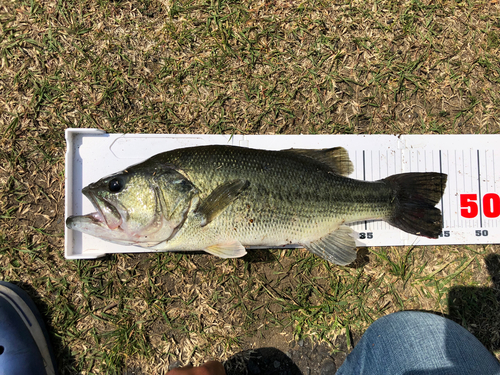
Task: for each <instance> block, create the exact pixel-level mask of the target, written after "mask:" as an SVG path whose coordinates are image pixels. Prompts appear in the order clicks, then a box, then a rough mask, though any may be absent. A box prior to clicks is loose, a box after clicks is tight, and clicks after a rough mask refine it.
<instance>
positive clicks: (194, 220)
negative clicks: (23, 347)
mask: <svg viewBox="0 0 500 375" xmlns="http://www.w3.org/2000/svg"><path fill="white" fill-rule="evenodd" d="M352 171H353V166H352V163H351V161H350V160H349V156H348V154H347V151H346V150H345V149H344V148H342V147H336V148H331V149H321V150H306V149H289V150H282V151H265V150H257V149H250V148H242V147H234V146H201V147H191V148H183V149H177V150H173V151H168V152H165V153H161V154H158V155H155V156H153V157H151V158H150V159H148V160H146V161H144V162H142V163H140V164H137V165H134V166H131V167H129V168H127V169H126V170H124V171H121V172H119V173H116V174H113V175H111V176H107V177H104V178H102V179H100V180H99V181H97V182H95V183H92V184H90V185H89V186H87V187H85V188H83V190H82V192H83V194H84V195H85V196H86V197H87V198H88V199H90V201H91V202H92V203H93V205H94V206H95V208H96V210H97V212H94V213H91V214H88V215H85V216H71V217H69V218H68V219H67V221H66V225H67V226H68V228H70V229H75V230H79V231H81V232H84V233H87V234H90V235H93V236H96V237H99V238H102V239H104V240H107V241H111V242H115V243H119V244H124V245H135V246H141V247H147V248H151V249H153V250H159V251H190V250H191V251H193V250H204V251H206V252H208V253H210V254H213V255H217V256H219V257H222V258H236V257H241V256H243V255H245V254H246V250H245V248H246V247H252V246H254V247H257V246H259V247H262V246H265V247H280V246H284V245H300V246H303V247H305V248H306V249H308V250H309V251H311V252H312V253H314V254H316V255H319V256H320V257H322V258H324V259H326V260H328V261H330V262H333V263H336V264H339V265H346V264H349V263H351V262H352V261H354V260H355V259H356V244H355V240H354V237H353V231H352V230H351V229H350V228H349V227H348V226H346V225H345V224H347V223H351V222H356V221H361V220H373V219H381V220H385V221H386V222H388V223H389V224H391V225H393V226H395V227H397V228H400V229H402V230H403V231H406V232H408V233H411V234H416V235H419V236H426V237H431V238H437V237H438V235H439V234H440V233H441V229H442V216H441V211H440V210H439V209H438V208H436V207H434V206H435V205H436V204H437V203H438V202H439V200H440V199H441V197H442V195H443V192H444V188H445V185H446V178H447V176H446V175H445V174H441V173H435V172H424V173H403V174H396V175H392V176H389V177H387V178H384V179H382V180H379V181H374V182H367V181H360V180H354V179H351V178H348V177H347V175H349V174H350V173H351V172H352Z"/></svg>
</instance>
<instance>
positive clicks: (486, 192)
mask: <svg viewBox="0 0 500 375" xmlns="http://www.w3.org/2000/svg"><path fill="white" fill-rule="evenodd" d="M66 142H67V151H66V211H65V214H66V217H68V216H71V215H83V214H87V213H90V212H93V211H95V209H94V208H93V206H92V204H91V203H90V201H89V200H88V199H87V198H85V197H84V196H83V195H82V193H81V190H82V188H83V187H85V186H87V185H88V184H89V183H91V182H95V181H97V180H99V179H100V178H102V177H104V176H107V175H109V174H112V173H115V172H118V171H120V170H123V169H125V168H127V167H129V166H130V165H133V164H137V163H139V162H141V161H143V160H145V159H147V158H149V157H150V156H153V155H155V154H157V153H160V152H164V151H169V150H173V149H176V148H181V147H191V146H201V145H211V144H219V145H233V146H243V147H252V148H262V149H267V150H281V149H288V148H330V147H337V146H342V147H344V148H345V149H346V150H347V151H348V152H349V156H350V158H351V160H352V162H353V164H354V172H353V173H352V174H351V175H350V176H349V177H351V178H355V179H360V180H367V181H375V180H378V179H382V178H385V177H387V176H390V175H393V174H396V173H404V172H430V171H434V172H442V173H446V174H447V175H448V182H447V186H446V190H445V193H444V196H443V199H442V200H441V201H440V202H439V203H438V205H437V207H438V208H440V209H441V211H442V213H443V222H444V226H443V231H442V234H441V236H440V237H439V238H437V239H429V238H424V237H418V236H414V235H411V234H408V233H406V232H403V231H401V230H399V229H397V228H394V227H392V226H390V225H389V224H387V223H385V222H383V221H363V222H357V223H352V224H350V226H351V227H352V228H353V229H354V231H355V232H356V233H357V237H358V238H357V240H356V242H357V245H358V246H398V245H446V244H448V245H450V244H489V243H500V231H499V230H498V226H499V221H500V163H496V164H495V156H497V157H498V156H500V135H400V136H395V135H234V136H229V135H157V134H140V135H139V134H128V135H123V134H107V133H105V132H103V131H100V130H97V129H67V130H66ZM495 153H496V154H495ZM151 251H152V250H150V249H145V248H140V247H136V246H123V245H117V244H113V243H110V242H107V241H103V240H100V239H98V238H95V237H92V236H89V235H85V234H82V233H81V232H78V231H74V230H69V229H68V228H66V229H65V256H66V258H68V259H84V258H98V257H100V256H103V255H105V254H109V253H131V252H151ZM153 251H154V250H153Z"/></svg>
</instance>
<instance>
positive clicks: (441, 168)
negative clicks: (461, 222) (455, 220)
mask: <svg viewBox="0 0 500 375" xmlns="http://www.w3.org/2000/svg"><path fill="white" fill-rule="evenodd" d="M439 173H443V163H442V160H441V150H439ZM441 217H442V218H443V228H444V227H445V225H444V203H443V197H441Z"/></svg>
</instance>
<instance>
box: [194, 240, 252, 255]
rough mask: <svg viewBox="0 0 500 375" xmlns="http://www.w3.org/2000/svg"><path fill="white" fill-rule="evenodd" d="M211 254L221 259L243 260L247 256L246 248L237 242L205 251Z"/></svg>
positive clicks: (221, 244)
mask: <svg viewBox="0 0 500 375" xmlns="http://www.w3.org/2000/svg"><path fill="white" fill-rule="evenodd" d="M203 250H204V251H206V252H207V253H209V254H212V255H216V256H218V257H219V258H224V259H227V258H241V257H242V256H244V255H246V253H247V251H246V250H245V247H244V246H243V245H242V244H241V243H240V242H239V241H236V240H233V241H229V242H224V243H220V244H216V245H211V246H208V247H207V248H205V249H203Z"/></svg>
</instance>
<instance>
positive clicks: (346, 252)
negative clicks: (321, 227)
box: [303, 225, 357, 266]
mask: <svg viewBox="0 0 500 375" xmlns="http://www.w3.org/2000/svg"><path fill="white" fill-rule="evenodd" d="M303 246H304V247H305V248H306V249H307V250H309V251H310V252H311V253H314V254H316V255H318V256H320V257H321V258H323V259H326V260H327V261H329V262H332V263H335V264H338V265H340V266H345V265H347V264H349V263H352V262H354V260H356V255H357V253H356V242H355V241H354V237H353V231H352V229H351V228H349V227H348V226H346V225H341V226H340V227H339V229H337V230H336V231H334V232H332V233H329V234H328V235H326V236H325V237H323V238H320V239H319V240H317V241H314V242H310V243H308V244H303Z"/></svg>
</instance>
